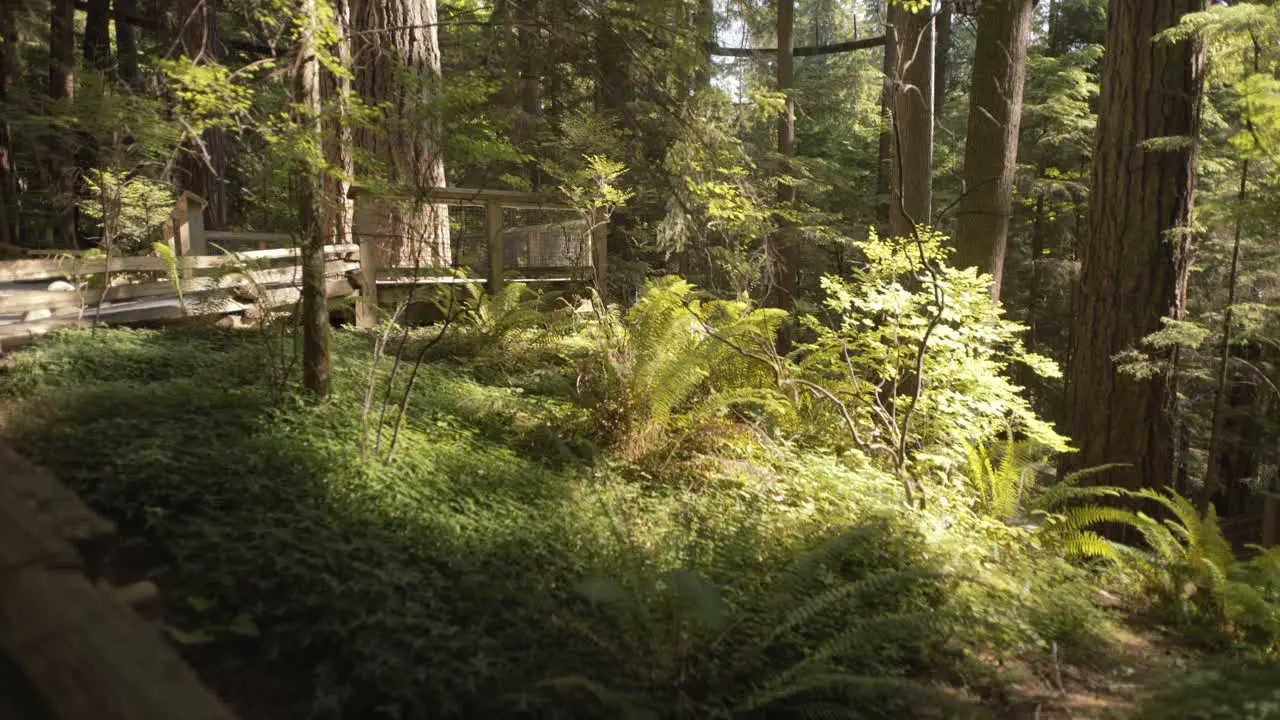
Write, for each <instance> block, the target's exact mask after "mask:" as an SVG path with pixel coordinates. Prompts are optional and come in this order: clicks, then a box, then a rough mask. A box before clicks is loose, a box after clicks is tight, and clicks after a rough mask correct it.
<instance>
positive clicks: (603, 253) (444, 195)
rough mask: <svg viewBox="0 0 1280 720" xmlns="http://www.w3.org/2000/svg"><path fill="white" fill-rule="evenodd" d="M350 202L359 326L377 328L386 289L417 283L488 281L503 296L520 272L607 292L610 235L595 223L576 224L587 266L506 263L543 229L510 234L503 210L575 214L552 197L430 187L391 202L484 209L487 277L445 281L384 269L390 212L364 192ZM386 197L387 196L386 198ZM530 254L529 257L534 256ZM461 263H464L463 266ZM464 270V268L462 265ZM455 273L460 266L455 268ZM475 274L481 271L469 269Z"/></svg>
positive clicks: (430, 274) (434, 272) (432, 271)
mask: <svg viewBox="0 0 1280 720" xmlns="http://www.w3.org/2000/svg"><path fill="white" fill-rule="evenodd" d="M349 197H350V198H351V199H352V200H354V201H355V227H354V239H355V241H356V243H357V244H358V245H359V246H360V248H361V252H360V274H361V281H360V285H361V301H360V303H359V304H358V305H357V306H356V325H357V326H359V327H371V326H372V325H374V324H376V323H377V314H376V311H375V308H376V307H377V305H378V303H379V300H380V294H381V293H382V291H383V289H387V288H391V287H397V286H408V285H415V284H440V283H468V282H484V283H485V285H486V286H487V289H488V291H489V292H490V293H491V294H493V293H497V292H498V291H500V290H501V289H502V287H503V285H504V284H505V283H506V282H507V277H506V276H507V275H508V274H509V273H515V274H516V275H517V277H516V279H515V280H516V281H519V282H566V281H586V282H591V283H594V284H595V285H596V286H597V287H604V281H605V272H606V269H607V264H608V251H607V249H606V247H607V246H606V230H607V227H606V225H605V224H604V223H603V222H591V221H590V220H587V221H583V220H581V219H575V220H574V221H573V222H575V223H577V224H579V225H581V228H582V232H584V233H589V238H587V245H588V249H589V252H587V253H585V257H584V258H583V259H584V260H585V263H583V264H577V265H560V266H549V267H548V266H524V267H508V266H507V263H506V255H507V253H506V250H507V244H508V243H509V242H510V241H511V240H512V239H513V238H512V236H513V234H523V235H524V236H525V237H524V239H523V240H522V242H525V243H530V244H531V243H536V242H538V240H539V238H538V232H539V231H540V229H541V228H540V227H538V226H532V227H525V228H519V229H515V230H509V229H508V228H507V227H506V226H505V223H504V221H503V211H504V210H507V209H513V210H555V211H562V212H566V213H574V215H577V213H576V212H575V209H574V208H573V207H571V206H569V205H567V204H565V203H564V202H561V201H559V200H557V199H555V198H554V197H552V196H549V195H545V194H542V193H532V192H519V191H515V190H479V189H473V188H425V189H423V190H422V191H420V192H419V193H417V194H415V195H413V196H412V197H411V196H410V195H409V194H408V193H405V194H404V195H403V196H401V197H398V198H397V197H393V198H391V199H392V200H405V199H409V200H416V201H417V203H418V204H424V205H431V204H435V205H447V206H454V207H457V206H472V207H482V208H484V245H485V260H486V261H487V262H485V263H484V264H485V265H486V266H487V267H484V268H483V271H484V273H483V277H482V278H459V277H454V276H442V274H441V273H440V270H441V269H442V268H440V267H425V268H415V269H406V268H394V269H392V268H383V267H381V266H380V263H379V259H378V252H377V243H376V242H375V241H373V240H374V239H375V238H378V237H379V233H380V223H382V222H384V221H385V219H386V218H387V217H388V215H389V212H390V211H389V210H388V209H387V208H386V207H385V206H384V202H383V201H382V200H380V196H379V195H378V194H375V193H373V192H370V191H367V190H365V189H364V188H360V187H358V186H357V187H353V188H352V189H351V192H350V193H349ZM382 197H385V196H382ZM560 227H563V225H561V226H560ZM532 254H533V253H532V252H529V255H532ZM460 264H461V263H460ZM463 265H465V264H463ZM452 267H454V268H456V267H457V264H454V265H452ZM467 269H469V270H472V271H478V270H481V268H476V267H467Z"/></svg>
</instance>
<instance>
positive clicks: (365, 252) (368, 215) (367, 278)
mask: <svg viewBox="0 0 1280 720" xmlns="http://www.w3.org/2000/svg"><path fill="white" fill-rule="evenodd" d="M352 197H354V198H355V219H354V221H353V223H352V225H353V228H352V235H353V237H354V238H355V239H356V240H357V241H358V242H359V244H360V299H359V300H358V301H357V302H356V327H360V328H371V327H377V325H378V282H377V280H378V262H379V261H378V239H377V231H378V214H379V209H378V207H377V203H376V201H375V199H374V197H373V196H372V195H370V194H368V193H362V194H359V195H355V196H352Z"/></svg>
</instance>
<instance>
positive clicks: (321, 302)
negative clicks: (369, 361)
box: [294, 0, 330, 398]
mask: <svg viewBox="0 0 1280 720" xmlns="http://www.w3.org/2000/svg"><path fill="white" fill-rule="evenodd" d="M315 3H316V0H303V5H302V10H303V14H302V22H303V23H304V26H303V28H302V32H301V34H300V37H299V40H298V58H299V65H298V75H297V77H295V78H294V83H295V87H294V93H295V96H294V102H295V103H297V105H298V107H299V110H298V115H299V117H298V118H297V121H298V125H299V126H301V127H305V128H307V130H308V131H309V132H311V133H314V135H315V136H317V137H316V140H317V141H319V137H318V136H319V135H320V134H321V127H320V63H319V62H318V61H317V60H316V50H317V47H316V25H317V23H318V18H317V13H316V5H315ZM298 165H299V167H298V172H297V177H296V182H297V187H298V227H299V229H300V231H301V232H302V243H301V245H302V257H301V264H302V321H301V322H302V384H303V386H304V387H305V388H307V389H308V390H310V391H311V392H313V393H315V394H316V395H317V396H319V397H321V398H326V397H328V396H329V387H330V361H329V301H328V294H327V293H326V292H325V277H324V229H323V227H322V224H323V218H324V216H325V209H324V181H323V180H322V173H321V170H320V168H318V167H316V166H315V164H314V163H313V162H312V159H311V158H305V157H304V158H303V159H302V160H301V162H299V163H298Z"/></svg>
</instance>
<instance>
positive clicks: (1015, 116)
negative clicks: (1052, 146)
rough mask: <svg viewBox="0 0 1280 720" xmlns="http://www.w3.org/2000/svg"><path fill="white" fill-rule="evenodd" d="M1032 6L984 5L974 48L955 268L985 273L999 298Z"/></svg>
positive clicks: (1014, 0) (1029, 1)
mask: <svg viewBox="0 0 1280 720" xmlns="http://www.w3.org/2000/svg"><path fill="white" fill-rule="evenodd" d="M1034 6H1035V0H989V2H986V3H983V5H982V6H981V8H980V10H979V13H980V14H979V17H978V36H977V40H976V41H975V43H974V46H975V50H974V57H973V84H972V87H971V89H970V91H969V134H968V137H967V139H966V141H965V150H964V196H963V198H962V199H961V201H960V212H959V217H958V221H959V222H958V227H957V231H956V265H957V266H958V267H962V268H963V267H977V268H978V269H979V270H981V271H982V272H985V273H990V274H991V277H992V282H991V296H992V297H993V298H996V299H999V298H1000V285H1001V282H1002V280H1003V277H1004V256H1005V248H1006V246H1007V244H1008V238H1009V213H1010V211H1011V210H1012V207H1013V179H1014V172H1015V171H1016V170H1017V168H1018V130H1019V128H1020V127H1021V125H1022V89H1023V86H1024V85H1025V84H1026V79H1027V45H1028V41H1029V38H1030V35H1031V15H1032V10H1033V8H1034Z"/></svg>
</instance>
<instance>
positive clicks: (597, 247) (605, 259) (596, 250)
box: [591, 222, 609, 299]
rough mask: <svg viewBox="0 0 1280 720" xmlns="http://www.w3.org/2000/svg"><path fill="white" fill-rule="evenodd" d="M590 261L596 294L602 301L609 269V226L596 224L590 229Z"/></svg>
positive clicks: (606, 286)
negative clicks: (593, 272)
mask: <svg viewBox="0 0 1280 720" xmlns="http://www.w3.org/2000/svg"><path fill="white" fill-rule="evenodd" d="M591 260H592V264H593V265H594V266H595V282H596V292H598V293H600V297H601V298H602V299H603V298H604V297H605V295H606V290H607V288H608V284H607V280H608V275H607V273H608V269H609V224H608V223H604V222H601V223H596V225H595V226H594V227H593V228H591Z"/></svg>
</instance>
